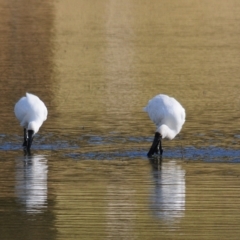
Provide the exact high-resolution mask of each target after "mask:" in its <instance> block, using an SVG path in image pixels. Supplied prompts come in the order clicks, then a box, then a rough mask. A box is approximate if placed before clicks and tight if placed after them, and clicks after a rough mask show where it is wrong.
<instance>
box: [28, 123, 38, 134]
mask: <svg viewBox="0 0 240 240" xmlns="http://www.w3.org/2000/svg"><path fill="white" fill-rule="evenodd" d="M39 128H40V125H39V123H38V122H36V121H32V122H29V124H28V130H32V131H33V135H35V134H36V133H37V132H38V130H39Z"/></svg>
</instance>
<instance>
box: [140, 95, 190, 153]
mask: <svg viewBox="0 0 240 240" xmlns="http://www.w3.org/2000/svg"><path fill="white" fill-rule="evenodd" d="M144 111H145V112H147V113H148V116H149V118H150V119H151V120H152V121H153V122H154V123H155V125H156V126H157V129H156V133H155V137H154V140H153V143H152V146H151V148H150V150H149V152H148V157H151V156H152V155H153V154H154V153H156V154H158V151H159V150H160V154H161V155H162V153H163V149H162V139H163V138H167V139H169V140H172V139H173V138H174V137H175V136H176V135H177V134H178V133H179V132H180V131H181V129H182V126H183V124H184V122H185V116H186V114H185V109H184V108H183V107H182V105H181V104H180V103H179V102H178V101H177V100H176V99H175V98H172V97H169V96H167V95H164V94H159V95H157V96H155V97H154V98H152V99H151V100H149V102H148V105H147V106H146V107H145V108H144Z"/></svg>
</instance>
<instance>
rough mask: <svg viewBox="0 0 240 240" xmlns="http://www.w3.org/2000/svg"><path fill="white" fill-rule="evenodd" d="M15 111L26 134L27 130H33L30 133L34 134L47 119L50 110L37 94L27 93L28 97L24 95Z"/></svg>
mask: <svg viewBox="0 0 240 240" xmlns="http://www.w3.org/2000/svg"><path fill="white" fill-rule="evenodd" d="M14 113H15V115H16V117H17V119H18V120H19V122H20V125H21V126H22V127H23V128H24V134H25V135H26V132H25V131H28V132H29V131H31V132H29V133H30V134H31V135H32V136H34V135H35V134H36V133H37V132H38V130H39V128H40V127H41V126H42V124H43V122H44V121H45V120H46V119H47V114H48V111H47V108H46V106H45V104H44V103H43V102H42V101H41V100H40V99H39V98H38V97H37V96H35V95H33V94H30V93H26V97H22V98H21V99H20V100H19V101H18V102H17V103H16V105H15V108H14ZM25 135H24V136H25ZM25 140H26V139H25Z"/></svg>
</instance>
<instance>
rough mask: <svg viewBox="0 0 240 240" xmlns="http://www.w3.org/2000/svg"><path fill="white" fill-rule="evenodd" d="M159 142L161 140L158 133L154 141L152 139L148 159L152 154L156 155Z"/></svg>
mask: <svg viewBox="0 0 240 240" xmlns="http://www.w3.org/2000/svg"><path fill="white" fill-rule="evenodd" d="M160 140H161V135H160V133H158V132H156V133H155V136H154V139H153V143H152V146H151V148H150V150H149V152H148V154H147V156H148V157H152V155H153V154H154V153H158V145H159V141H160ZM160 151H161V149H160Z"/></svg>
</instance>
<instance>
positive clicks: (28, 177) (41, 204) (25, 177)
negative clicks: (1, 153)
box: [15, 154, 48, 213]
mask: <svg viewBox="0 0 240 240" xmlns="http://www.w3.org/2000/svg"><path fill="white" fill-rule="evenodd" d="M47 174H48V166H47V159H46V158H45V157H44V156H43V155H30V154H27V155H26V156H24V158H23V159H19V158H18V159H16V185H15V193H16V196H17V199H18V201H19V202H20V203H21V204H23V205H24V207H25V210H26V212H29V213H40V212H42V211H43V210H44V208H46V207H47Z"/></svg>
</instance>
